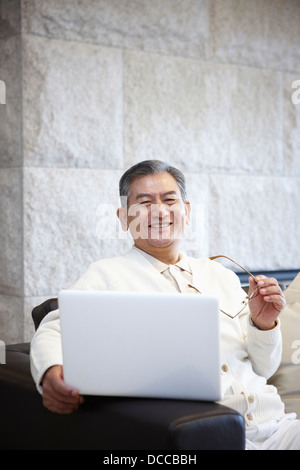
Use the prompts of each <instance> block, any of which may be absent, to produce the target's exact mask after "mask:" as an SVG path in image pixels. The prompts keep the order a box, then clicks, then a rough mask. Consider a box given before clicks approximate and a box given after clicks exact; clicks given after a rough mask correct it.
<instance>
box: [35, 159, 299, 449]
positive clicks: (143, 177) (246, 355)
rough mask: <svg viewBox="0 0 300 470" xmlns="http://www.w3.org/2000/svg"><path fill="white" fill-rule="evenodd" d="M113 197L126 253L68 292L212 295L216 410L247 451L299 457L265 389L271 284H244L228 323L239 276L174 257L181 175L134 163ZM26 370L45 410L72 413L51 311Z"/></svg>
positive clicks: (182, 197) (276, 329)
mask: <svg viewBox="0 0 300 470" xmlns="http://www.w3.org/2000/svg"><path fill="white" fill-rule="evenodd" d="M120 196H121V200H122V207H120V208H119V209H118V211H117V215H118V217H119V219H120V222H121V225H122V228H123V230H129V231H130V233H131V235H132V238H133V240H134V246H133V248H132V249H131V250H130V252H129V253H127V254H126V255H124V256H119V257H115V258H111V259H103V260H100V261H97V262H95V263H92V264H91V265H90V266H89V268H88V269H87V271H86V272H85V273H84V274H83V276H82V277H81V278H80V279H79V280H78V281H77V282H76V283H75V285H74V286H73V288H74V289H92V290H122V291H145V290H147V291H149V292H157V291H162V292H178V291H179V292H184V293H190V294H191V295H199V293H203V294H207V295H215V296H217V297H218V298H219V303H220V308H221V309H222V312H226V313H227V315H225V314H223V313H220V329H221V350H222V370H221V371H220V373H221V374H222V387H223V392H224V400H222V403H223V404H225V405H227V406H230V407H232V408H234V409H236V410H238V411H239V412H240V413H241V414H242V415H243V416H244V419H245V423H246V429H247V433H246V442H247V448H249V449H256V448H258V449H263V448H296V449H300V421H298V420H296V419H295V415H294V414H289V415H286V414H285V413H284V405H283V403H282V401H281V399H280V397H279V396H278V394H277V391H276V389H275V388H274V387H271V386H269V385H267V384H266V378H268V377H270V376H271V375H272V374H273V373H274V372H275V371H276V369H277V367H278V366H279V363H280V358H281V333H280V324H279V320H278V316H279V314H280V312H281V311H282V309H283V308H284V306H285V300H284V296H283V293H282V292H281V289H280V287H279V286H278V283H277V281H276V280H275V279H272V278H267V277H265V276H257V277H256V278H255V279H254V278H252V277H250V278H249V283H250V288H249V296H250V297H251V300H250V301H249V309H248V308H245V309H244V310H243V311H242V313H240V315H238V316H235V318H230V316H229V315H230V314H231V315H232V316H234V315H233V314H235V313H237V312H239V311H240V310H241V305H243V302H244V298H245V294H244V292H243V290H242V289H241V287H240V283H239V280H238V278H237V276H236V275H235V274H234V273H233V272H232V271H230V270H228V269H226V268H224V267H222V266H221V265H220V264H219V263H217V262H215V261H211V260H209V259H194V258H189V257H187V256H186V255H185V254H183V253H181V252H180V242H181V239H182V236H183V233H184V229H185V226H186V225H187V224H189V223H190V213H191V206H190V203H189V202H188V201H187V200H186V188H185V180H184V176H183V174H182V173H181V172H180V171H179V170H177V169H175V168H173V167H171V166H169V165H167V164H165V163H163V162H160V161H156V160H149V161H145V162H141V163H139V164H137V165H134V166H133V167H132V168H130V169H129V170H128V171H127V172H126V173H125V174H124V175H123V176H122V178H121V180H120ZM228 314H229V315H228ZM31 370H32V375H33V377H34V379H35V381H36V383H37V387H38V390H39V391H40V392H41V393H42V394H43V402H44V405H45V406H46V407H47V408H49V409H50V410H52V411H55V412H58V413H71V412H73V411H75V410H76V409H77V408H78V407H79V406H80V404H81V403H82V401H83V397H81V396H79V394H78V391H77V390H75V389H73V388H72V387H69V386H68V385H66V384H65V382H64V379H63V369H62V353H61V340H60V323H59V312H58V311H55V312H51V313H50V314H48V315H47V317H46V318H45V319H44V320H43V322H42V324H41V325H40V327H39V328H38V330H37V332H36V334H35V336H34V338H33V340H32V345H31Z"/></svg>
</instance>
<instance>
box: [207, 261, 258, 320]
mask: <svg viewBox="0 0 300 470" xmlns="http://www.w3.org/2000/svg"><path fill="white" fill-rule="evenodd" d="M217 258H226V259H227V260H229V261H230V262H231V263H233V264H235V265H236V266H238V267H239V268H240V269H242V270H243V271H245V272H246V273H247V274H249V276H251V277H252V278H253V279H254V276H253V274H251V273H250V272H249V271H247V269H245V268H243V266H241V265H240V264H238V263H237V262H236V261H233V259H231V258H228V256H225V255H217V256H212V257H210V258H209V259H211V260H215V259H217ZM257 291H258V285H256V289H255V290H254V292H252V294H251V295H250V296H249V295H246V297H245V299H244V300H243V301H242V304H241V308H240V309H239V311H238V312H237V313H236V314H235V315H232V314H230V313H226V312H224V310H221V309H220V311H221V312H222V313H224V314H225V315H227V316H228V317H229V318H232V319H233V318H236V317H237V316H238V315H239V314H240V313H242V312H243V310H245V308H246V307H247V305H248V304H249V302H250V300H252V299H253V298H254V297H255V296H256V294H257Z"/></svg>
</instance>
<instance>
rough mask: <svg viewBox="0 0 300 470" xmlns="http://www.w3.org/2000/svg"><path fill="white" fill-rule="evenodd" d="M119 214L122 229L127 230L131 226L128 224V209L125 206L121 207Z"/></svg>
mask: <svg viewBox="0 0 300 470" xmlns="http://www.w3.org/2000/svg"><path fill="white" fill-rule="evenodd" d="M117 216H118V218H119V220H120V223H121V227H122V230H124V232H127V230H128V228H129V226H128V217H127V209H125V207H120V208H119V209H118V210H117Z"/></svg>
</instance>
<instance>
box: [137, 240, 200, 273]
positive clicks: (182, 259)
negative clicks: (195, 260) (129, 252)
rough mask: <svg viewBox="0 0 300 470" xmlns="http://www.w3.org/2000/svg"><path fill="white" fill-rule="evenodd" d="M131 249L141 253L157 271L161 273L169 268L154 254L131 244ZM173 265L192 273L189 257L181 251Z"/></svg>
mask: <svg viewBox="0 0 300 470" xmlns="http://www.w3.org/2000/svg"><path fill="white" fill-rule="evenodd" d="M133 249H134V250H136V251H138V252H139V253H141V254H142V255H143V256H144V257H145V258H146V259H147V260H148V261H149V262H150V263H151V264H152V266H153V267H154V268H155V269H157V271H159V272H160V273H161V274H162V273H163V272H164V271H166V270H167V269H168V268H169V265H168V264H165V263H163V262H162V261H159V260H158V259H157V258H155V257H154V256H151V255H149V253H146V252H145V251H143V250H140V249H139V248H137V247H136V246H133ZM175 266H178V267H179V268H180V269H182V270H183V271H187V272H189V273H190V274H192V270H191V267H190V263H189V259H188V256H187V255H186V254H185V253H182V252H180V253H179V261H177V263H175Z"/></svg>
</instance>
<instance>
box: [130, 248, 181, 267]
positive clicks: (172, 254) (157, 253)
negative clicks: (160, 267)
mask: <svg viewBox="0 0 300 470" xmlns="http://www.w3.org/2000/svg"><path fill="white" fill-rule="evenodd" d="M136 248H138V249H139V250H141V251H144V252H145V253H147V254H148V255H150V256H153V257H154V258H156V259H158V260H159V261H161V262H162V263H164V264H168V265H169V264H176V263H177V262H178V261H179V259H180V254H179V251H178V250H168V251H167V250H165V249H159V248H156V249H153V250H151V249H150V250H149V249H148V250H147V251H146V250H143V248H141V247H139V246H136Z"/></svg>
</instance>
